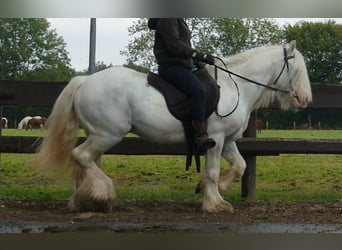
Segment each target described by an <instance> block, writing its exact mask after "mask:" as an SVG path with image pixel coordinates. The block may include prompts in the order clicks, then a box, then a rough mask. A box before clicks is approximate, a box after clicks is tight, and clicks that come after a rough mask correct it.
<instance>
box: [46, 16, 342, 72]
mask: <svg viewBox="0 0 342 250" xmlns="http://www.w3.org/2000/svg"><path fill="white" fill-rule="evenodd" d="M330 19H331V18H330ZM47 20H48V21H49V23H50V28H51V29H55V30H56V32H57V34H58V36H62V37H63V39H64V42H65V43H66V50H67V51H68V52H69V57H70V59H71V67H72V68H74V69H75V70H77V71H82V70H85V69H88V66H89V35H90V19H89V18H48V19H47ZM137 20H138V19H137V18H97V19H96V62H98V61H100V62H104V63H105V64H107V65H109V64H112V65H123V64H124V63H126V57H124V56H121V55H120V51H122V50H125V49H126V46H127V45H128V43H129V41H130V40H133V37H132V36H129V34H128V30H127V29H128V27H130V26H132V25H133V23H134V22H136V21H137ZM275 20H276V21H277V22H278V23H279V24H280V25H281V26H282V25H285V24H295V23H296V22H299V21H302V20H305V21H319V22H321V21H326V20H328V19H324V18H275ZM334 20H335V21H336V23H339V24H342V18H334Z"/></svg>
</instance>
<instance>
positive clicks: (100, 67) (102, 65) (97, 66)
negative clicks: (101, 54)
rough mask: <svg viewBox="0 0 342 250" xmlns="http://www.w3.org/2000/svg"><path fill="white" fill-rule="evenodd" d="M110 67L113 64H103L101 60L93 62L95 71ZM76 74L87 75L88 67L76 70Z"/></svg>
mask: <svg viewBox="0 0 342 250" xmlns="http://www.w3.org/2000/svg"><path fill="white" fill-rule="evenodd" d="M110 67H113V64H111V63H110V64H109V65H107V64H105V63H104V62H103V61H97V62H96V63H95V72H98V71H101V70H104V69H108V68H110ZM76 75H89V69H84V70H82V71H78V72H76Z"/></svg>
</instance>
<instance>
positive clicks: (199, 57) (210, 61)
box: [192, 51, 215, 65]
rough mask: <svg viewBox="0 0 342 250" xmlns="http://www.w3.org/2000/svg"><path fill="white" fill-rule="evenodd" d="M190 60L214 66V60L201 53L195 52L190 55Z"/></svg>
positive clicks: (210, 56)
mask: <svg viewBox="0 0 342 250" xmlns="http://www.w3.org/2000/svg"><path fill="white" fill-rule="evenodd" d="M192 58H194V59H196V60H198V61H201V62H204V63H207V64H210V65H214V64H215V58H214V57H213V56H212V55H209V54H203V53H201V52H198V51H195V52H194V53H193V54H192Z"/></svg>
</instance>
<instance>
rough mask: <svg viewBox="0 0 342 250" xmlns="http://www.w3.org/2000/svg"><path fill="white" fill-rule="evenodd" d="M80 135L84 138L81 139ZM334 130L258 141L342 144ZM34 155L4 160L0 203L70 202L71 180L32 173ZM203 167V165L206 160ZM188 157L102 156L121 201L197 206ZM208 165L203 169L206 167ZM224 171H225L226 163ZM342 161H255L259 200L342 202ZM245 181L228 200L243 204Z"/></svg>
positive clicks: (328, 157) (329, 158)
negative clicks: (335, 141)
mask: <svg viewBox="0 0 342 250" xmlns="http://www.w3.org/2000/svg"><path fill="white" fill-rule="evenodd" d="M33 133H35V135H34V136H41V135H42V133H43V132H41V131H18V130H13V131H12V130H3V136H6V135H21V136H26V135H33ZM80 135H82V133H80ZM341 135H342V133H341V132H340V131H336V130H335V131H333V130H331V131H330V130H289V131H283V130H279V131H278V130H269V131H262V133H261V135H258V136H259V137H287V138H288V137H291V138H329V139H332V138H333V139H335V138H338V139H341V137H342V136H341ZM32 157H34V155H30V154H5V153H3V154H2V155H1V165H0V199H38V200H51V199H60V200H67V199H68V198H69V197H70V196H71V194H72V184H71V182H70V180H69V177H63V178H59V179H57V180H55V179H49V178H46V177H42V176H39V175H38V174H36V173H34V172H33V171H32V170H31V169H30V168H29V167H28V166H27V161H28V160H29V159H31V158H32ZM202 161H204V159H203V158H202ZM184 163H185V156H128V155H104V156H103V157H102V166H103V170H104V171H105V172H106V174H108V175H109V176H110V177H111V178H112V179H113V180H114V183H115V188H116V191H117V193H118V195H119V199H121V200H192V201H193V200H199V199H201V195H198V194H194V189H195V186H196V185H197V183H198V181H199V180H200V177H201V175H200V174H197V173H196V169H195V167H194V166H193V167H192V168H191V169H190V171H185V167H184ZM203 164H204V163H202V165H203ZM221 167H222V168H225V169H226V168H227V167H228V166H227V163H226V162H225V161H224V160H223V159H222V160H221ZM341 177H342V156H341V155H288V154H284V155H280V156H265V157H261V156H259V157H257V199H259V200H341V199H342V178H341ZM240 186H241V181H240V180H238V181H236V182H235V183H233V185H232V187H231V188H230V189H229V190H227V191H226V193H225V194H224V196H225V198H226V199H228V200H239V199H240Z"/></svg>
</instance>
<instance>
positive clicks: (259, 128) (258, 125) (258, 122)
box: [256, 119, 262, 134]
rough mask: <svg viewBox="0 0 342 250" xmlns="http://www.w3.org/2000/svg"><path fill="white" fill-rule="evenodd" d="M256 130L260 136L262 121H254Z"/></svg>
mask: <svg viewBox="0 0 342 250" xmlns="http://www.w3.org/2000/svg"><path fill="white" fill-rule="evenodd" d="M256 129H257V132H258V133H259V134H261V130H262V120H260V119H257V121H256Z"/></svg>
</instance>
